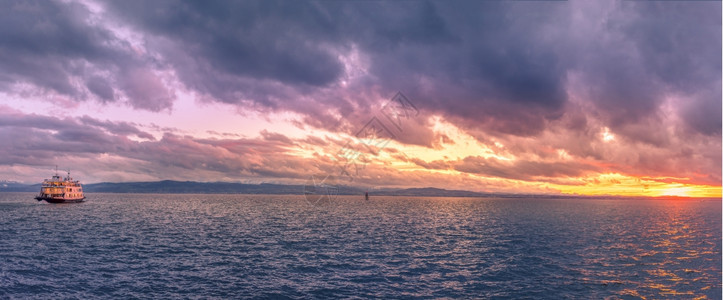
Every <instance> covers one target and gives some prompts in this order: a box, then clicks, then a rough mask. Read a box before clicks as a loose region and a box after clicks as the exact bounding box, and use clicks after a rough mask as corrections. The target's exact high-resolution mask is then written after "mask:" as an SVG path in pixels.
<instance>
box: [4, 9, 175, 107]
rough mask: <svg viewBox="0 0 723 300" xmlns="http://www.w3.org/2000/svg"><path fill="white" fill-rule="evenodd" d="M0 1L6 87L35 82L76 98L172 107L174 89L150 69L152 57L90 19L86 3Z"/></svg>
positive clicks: (6, 89) (36, 85) (49, 90)
mask: <svg viewBox="0 0 723 300" xmlns="http://www.w3.org/2000/svg"><path fill="white" fill-rule="evenodd" d="M0 6H2V7H3V9H2V10H0V20H1V21H0V69H2V70H3V72H2V73H3V75H2V76H0V87H5V91H6V92H10V91H11V90H10V88H11V87H12V85H14V84H31V85H33V86H35V87H37V88H39V89H40V90H42V91H45V92H48V93H55V94H58V95H62V96H66V97H69V98H70V99H73V100H76V101H82V100H87V99H97V100H99V101H101V102H112V101H117V100H119V99H124V100H125V101H126V102H127V103H128V104H130V105H131V106H133V107H135V108H139V109H147V110H151V111H160V110H163V109H167V108H170V107H171V105H172V101H173V99H174V98H173V95H172V93H169V92H168V88H167V87H166V86H165V85H164V84H162V83H161V82H160V80H159V79H158V78H157V77H155V76H153V75H152V74H153V73H152V69H153V68H154V67H155V65H154V64H153V63H152V58H150V57H144V56H143V55H139V54H138V53H137V52H136V51H135V50H134V49H133V47H132V46H131V45H130V44H129V43H128V42H127V41H125V40H123V39H121V38H119V37H117V36H116V35H115V34H114V33H113V32H112V31H110V30H109V29H107V28H105V27H103V26H100V25H99V23H98V22H97V21H95V20H92V19H93V18H94V17H95V16H94V15H93V14H92V13H91V12H90V11H89V9H88V8H87V7H86V6H84V5H81V4H78V3H73V2H69V3H60V2H53V1H11V0H3V1H2V2H1V3H0ZM104 74H110V75H104ZM116 91H119V92H120V96H123V97H119V95H118V93H117V92H116Z"/></svg>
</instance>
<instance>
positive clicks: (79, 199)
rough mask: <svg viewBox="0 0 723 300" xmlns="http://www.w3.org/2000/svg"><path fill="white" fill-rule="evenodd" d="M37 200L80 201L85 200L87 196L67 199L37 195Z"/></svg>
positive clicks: (53, 201)
mask: <svg viewBox="0 0 723 300" xmlns="http://www.w3.org/2000/svg"><path fill="white" fill-rule="evenodd" d="M35 200H38V201H43V200H45V201H47V202H48V203H80V202H83V201H84V200H85V197H83V198H75V199H65V198H54V197H40V196H38V197H35Z"/></svg>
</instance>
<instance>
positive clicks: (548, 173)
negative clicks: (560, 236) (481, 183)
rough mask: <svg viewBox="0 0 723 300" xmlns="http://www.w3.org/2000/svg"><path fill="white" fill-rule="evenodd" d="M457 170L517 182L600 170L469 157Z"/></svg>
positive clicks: (579, 174)
mask: <svg viewBox="0 0 723 300" xmlns="http://www.w3.org/2000/svg"><path fill="white" fill-rule="evenodd" d="M454 168H455V170H458V171H461V172H466V173H474V174H480V175H484V176H491V177H500V178H508V179H516V180H525V181H530V180H540V179H542V178H556V177H560V178H566V177H572V178H574V177H578V176H581V175H584V174H586V173H588V172H591V171H596V170H597V169H598V168H597V167H595V166H591V165H585V164H581V163H578V162H550V163H548V162H540V161H527V160H519V161H513V162H508V161H503V160H499V159H496V158H483V157H480V156H468V157H465V158H464V159H462V160H461V161H460V162H458V163H457V164H456V165H455V166H454Z"/></svg>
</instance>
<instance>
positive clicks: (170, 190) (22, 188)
mask: <svg viewBox="0 0 723 300" xmlns="http://www.w3.org/2000/svg"><path fill="white" fill-rule="evenodd" d="M83 189H84V190H85V192H86V193H159V194H277V195H278V194H285V195H289V194H290V195H303V194H304V186H303V185H285V184H271V183H261V184H245V183H233V182H195V181H173V180H164V181H153V182H101V183H91V184H84V185H83ZM39 190H40V184H21V183H17V182H8V181H3V182H0V192H37V191H39ZM365 191H366V190H364V189H362V188H358V187H353V186H343V185H342V186H338V194H339V195H362V194H364V192H365ZM369 192H370V194H372V195H383V196H430V197H521V196H523V195H517V194H497V193H494V194H493V193H478V192H471V191H462V190H445V189H438V188H431V187H427V188H409V189H380V190H370V191H369ZM527 196H529V195H527Z"/></svg>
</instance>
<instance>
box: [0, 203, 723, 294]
mask: <svg viewBox="0 0 723 300" xmlns="http://www.w3.org/2000/svg"><path fill="white" fill-rule="evenodd" d="M89 196H90V197H89V200H88V202H86V203H82V204H73V205H63V204H60V205H51V204H45V203H37V202H35V201H33V200H32V195H31V194H23V193H18V194H11V193H5V194H0V259H1V261H2V263H0V298H10V299H33V298H42V299H47V298H53V299H56V298H57V299H65V298H69V299H85V298H161V299H176V298H197V297H204V298H282V299H306V298H310V297H314V298H316V297H319V298H446V297H449V298H498V297H499V298H554V299H559V298H611V299H618V298H623V299H629V298H711V299H720V297H721V281H720V276H721V203H720V201H663V200H661V201H657V200H656V201H653V200H650V201H648V200H646V201H639V200H638V201H635V200H619V199H616V200H584V201H583V200H549V199H547V200H536V199H473V198H405V197H374V198H372V200H370V201H360V200H361V199H359V198H358V197H340V198H338V199H336V200H335V201H334V202H333V203H330V204H328V205H325V206H321V207H319V206H309V205H308V204H307V203H306V202H305V201H304V200H303V198H302V197H300V196H268V195H253V196H252V195H125V194H96V195H89Z"/></svg>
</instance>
